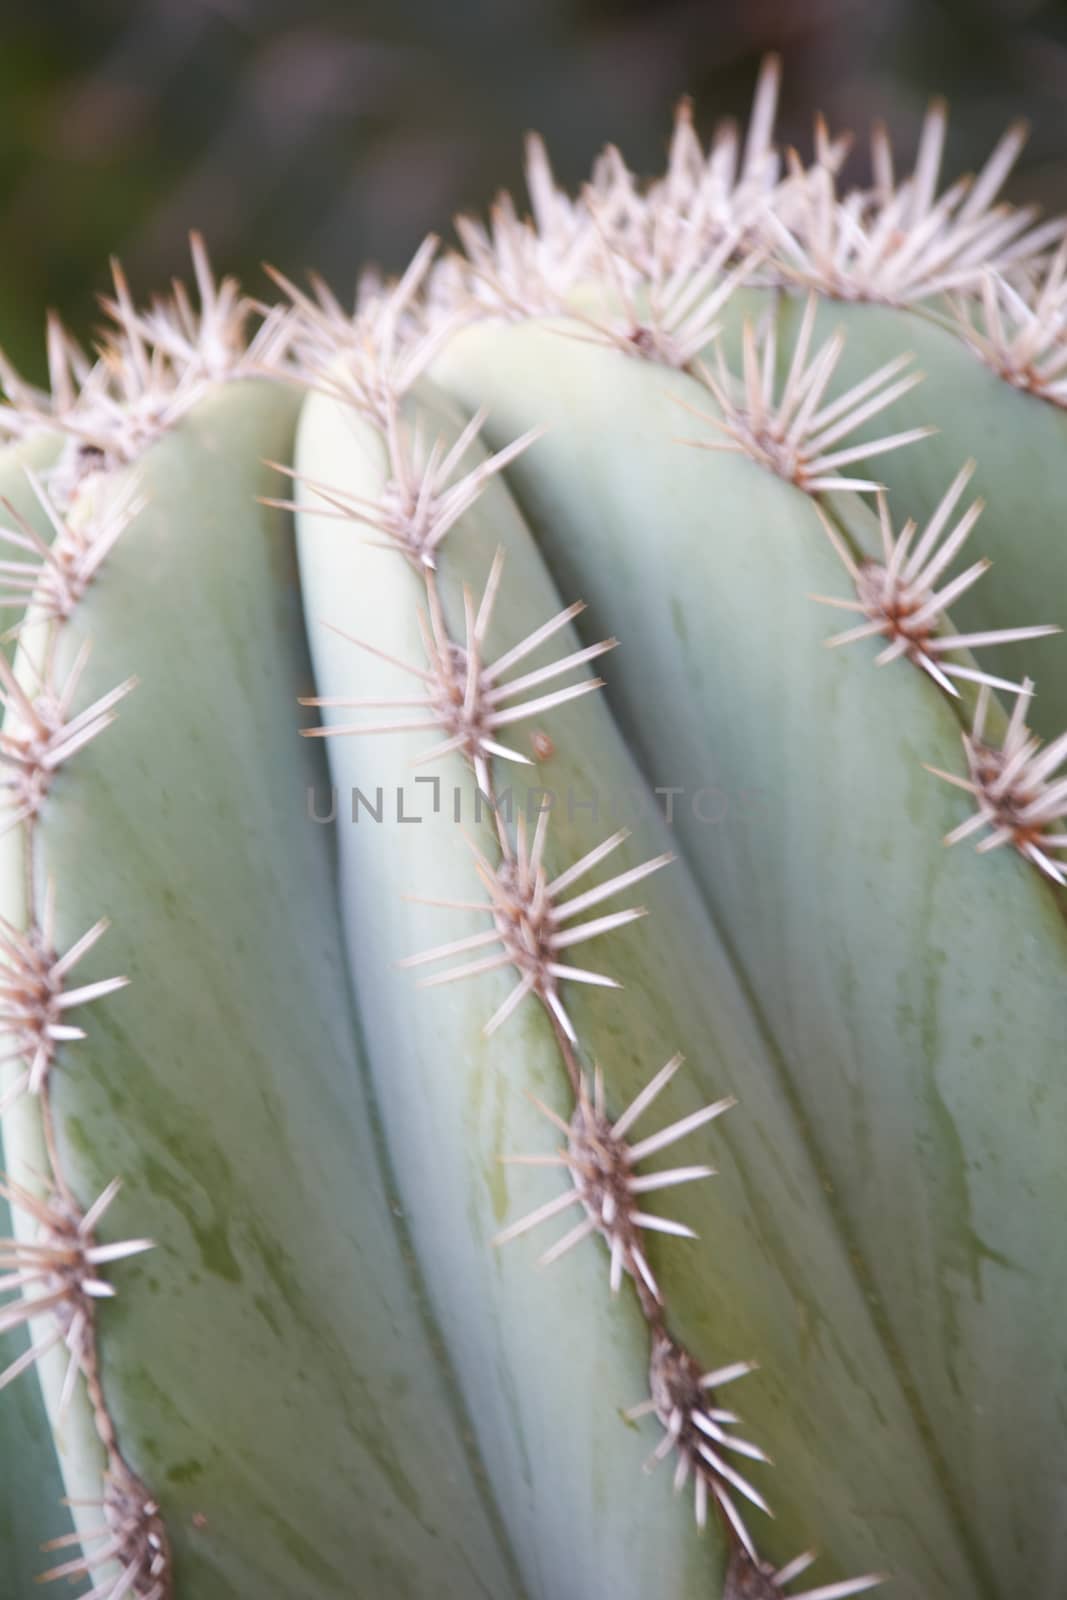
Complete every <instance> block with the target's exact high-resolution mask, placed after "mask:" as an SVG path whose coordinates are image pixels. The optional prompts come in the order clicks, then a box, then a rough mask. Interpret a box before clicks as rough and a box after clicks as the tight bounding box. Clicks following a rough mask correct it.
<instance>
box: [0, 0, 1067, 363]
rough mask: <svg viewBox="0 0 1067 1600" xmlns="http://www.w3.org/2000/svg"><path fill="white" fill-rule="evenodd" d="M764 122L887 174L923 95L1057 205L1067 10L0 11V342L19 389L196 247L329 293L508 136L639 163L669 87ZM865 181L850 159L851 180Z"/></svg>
mask: <svg viewBox="0 0 1067 1600" xmlns="http://www.w3.org/2000/svg"><path fill="white" fill-rule="evenodd" d="M772 48H773V49H778V50H780V51H782V53H783V54H784V56H785V60H786V66H787V77H786V87H785V96H784V104H783V110H782V116H781V127H782V132H783V134H784V136H785V137H786V138H787V139H789V140H792V141H796V142H799V144H800V146H801V147H802V148H805V149H806V148H807V146H808V142H809V133H810V126H811V114H812V112H813V110H814V109H816V108H817V107H821V108H822V109H823V110H825V111H826V112H827V113H828V114H829V116H830V119H831V123H832V124H833V125H836V126H839V127H840V126H844V125H849V126H856V127H859V128H863V127H865V126H866V124H867V123H868V122H869V120H870V118H871V117H872V116H875V115H881V116H884V117H885V118H887V120H888V121H889V122H890V124H891V126H892V127H893V129H894V130H895V134H896V137H897V140H898V148H899V149H900V151H901V154H902V155H904V154H910V152H911V150H912V149H913V147H914V139H915V130H916V128H917V124H918V119H919V116H920V114H921V111H922V108H923V105H924V103H925V101H926V99H927V97H928V96H929V95H930V94H931V93H932V92H934V91H935V90H943V91H944V92H945V93H947V94H948V95H949V96H950V98H951V101H952V106H953V123H952V133H951V139H950V146H949V160H950V163H951V165H952V166H953V168H954V169H955V170H960V169H962V168H966V167H968V166H971V165H973V164H975V163H976V162H977V161H979V160H980V159H981V157H982V155H983V154H984V152H985V150H986V149H987V148H988V146H989V145H990V143H991V142H992V140H993V139H994V138H995V136H996V134H997V133H998V132H999V130H1000V129H1001V127H1002V126H1003V125H1004V124H1005V123H1006V122H1007V121H1008V120H1010V119H1011V118H1013V117H1015V116H1017V115H1019V114H1020V113H1025V114H1026V115H1027V116H1028V117H1029V118H1030V120H1031V122H1032V124H1033V130H1034V131H1033V138H1032V141H1031V144H1030V147H1029V149H1028V151H1027V153H1026V156H1025V158H1024V163H1023V165H1022V167H1021V169H1020V172H1019V174H1018V175H1017V177H1016V179H1015V180H1014V183H1013V193H1014V195H1015V196H1016V197H1022V198H1030V197H1033V198H1039V199H1041V200H1042V201H1043V202H1044V203H1045V204H1046V206H1053V207H1055V206H1062V205H1065V204H1067V8H1065V7H1064V6H1063V5H1058V4H1042V3H1034V0H1032V3H1027V0H1000V3H994V0H942V3H939V4H922V3H917V0H730V3H715V0H480V3H479V0H350V3H348V4H345V3H343V0H139V3H129V0H125V3H120V0H112V3H107V0H94V3H86V0H0V342H2V343H3V345H4V346H5V348H7V350H8V351H9V353H10V354H11V355H12V356H13V357H14V358H15V359H16V361H18V362H19V363H22V364H25V365H26V366H27V367H29V368H30V369H31V370H32V371H35V372H38V371H39V370H40V365H41V337H40V328H41V320H42V317H43V313H44V310H45V307H46V306H49V305H51V306H55V307H57V308H58V309H59V310H60V311H61V312H62V313H63V315H64V316H65V317H66V318H68V319H69V321H70V322H71V323H72V325H73V326H74V327H75V328H76V329H77V330H79V331H80V332H82V333H83V334H84V333H86V332H87V331H88V330H89V329H90V328H91V327H92V325H93V322H94V318H95V311H94V300H93V296H94V293H95V292H97V291H99V290H100V289H102V288H103V287H104V286H105V283H106V262H107V257H108V255H109V254H110V253H111V252H118V253H119V254H120V255H121V256H122V258H123V260H124V262H125V264H126V266H127V268H128V270H129V272H130V275H131V277H132V279H133V282H134V285H135V288H136V289H137V290H138V291H139V292H141V293H146V292H147V291H148V290H150V289H151V288H154V287H157V286H159V285H161V284H165V283H166V281H167V280H168V279H169V277H170V275H171V274H172V273H174V272H184V271H185V270H186V253H185V236H186V234H187V232H188V230H189V228H190V227H193V226H198V227H200V228H202V229H203V230H204V232H205V233H206V235H207V237H208V241H209V244H210V246H211V248H212V251H213V254H214V256H215V258H216V263H217V264H218V265H219V266H222V267H226V268H235V269H237V270H239V271H240V272H241V274H242V276H244V277H245V279H246V281H248V282H249V283H251V284H253V285H255V286H256V287H257V288H258V287H260V286H261V285H262V283H263V279H262V278H261V276H260V273H259V262H260V261H261V260H262V259H263V258H264V257H266V258H269V259H271V260H273V261H274V262H276V263H277V264H278V265H280V266H282V267H283V268H285V269H286V270H288V271H290V272H299V271H300V270H301V269H302V268H303V267H305V266H308V265H316V266H318V267H320V268H321V269H322V270H323V271H324V272H325V274H326V276H327V277H328V278H329V279H330V280H331V281H332V282H333V283H334V284H335V285H336V286H337V287H339V288H341V289H343V290H345V292H346V293H347V292H348V290H349V289H350V287H351V285H352V284H353V282H354V278H355V274H356V270H357V268H358V265H359V264H360V263H362V262H365V261H367V260H368V259H373V260H377V261H380V262H382V263H384V264H385V265H386V266H388V267H390V268H396V267H398V266H400V265H402V264H403V261H404V259H405V258H406V257H407V256H408V255H409V254H410V252H411V250H412V249H413V247H414V246H415V244H416V243H417V242H418V240H419V238H420V237H421V236H422V234H423V233H424V232H425V231H427V230H428V229H430V228H435V229H438V230H440V229H444V228H447V226H448V223H449V220H450V218H451V216H452V215H453V213H454V212H455V211H456V210H457V209H458V208H471V207H477V208H482V207H484V205H485V203H486V201H487V200H488V199H489V197H490V196H491V195H492V194H493V192H494V191H495V190H496V189H497V188H499V187H501V186H502V185H507V186H509V187H515V186H517V185H518V184H519V181H520V170H521V139H522V133H523V131H524V129H526V128H528V127H538V128H539V129H540V130H541V131H542V132H543V133H544V134H545V135H546V136H547V138H548V139H549V142H550V147H551V149H552V152H553V155H554V157H555V160H556V163H557V167H558V170H559V171H560V173H561V175H562V176H563V177H564V178H566V179H567V180H568V181H570V182H575V181H578V180H580V179H581V177H582V176H583V175H584V174H585V173H586V171H587V169H588V166H589V163H590V160H591V158H592V156H593V154H594V152H595V150H596V149H597V148H598V147H599V145H600V144H602V143H603V142H604V141H605V140H608V139H611V140H615V141H617V142H618V143H619V144H621V145H622V147H623V149H624V151H625V153H626V154H627V156H628V157H629V159H630V161H631V164H633V165H635V166H636V167H638V168H639V169H642V170H646V171H653V170H655V168H656V167H657V166H658V165H659V164H660V162H661V159H662V153H663V148H664V144H665V141H666V138H667V135H668V132H669V128H670V113H671V109H672V106H673V104H674V102H675V100H676V99H677V97H678V95H680V94H681V93H682V92H684V91H689V92H691V93H692V94H693V95H694V96H695V98H696V101H697V106H698V111H699V115H700V118H701V123H702V126H703V127H704V128H705V129H708V130H710V127H711V124H712V121H713V120H714V118H715V117H716V116H717V115H719V114H721V113H724V112H732V113H741V112H742V111H743V110H744V108H745V106H746V105H747V102H748V98H749V96H750V93H751V88H752V84H753V81H754V78H755V73H756V69H757V65H758V62H759V59H760V56H761V55H762V53H763V52H764V51H765V50H768V49H772ZM853 164H854V168H855V172H856V175H857V176H862V173H863V168H864V155H863V152H862V150H861V151H859V152H858V153H857V155H856V156H855V157H854V158H853Z"/></svg>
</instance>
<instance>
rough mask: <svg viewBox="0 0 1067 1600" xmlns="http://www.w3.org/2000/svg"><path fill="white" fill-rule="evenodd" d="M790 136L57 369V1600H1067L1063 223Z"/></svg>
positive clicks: (13, 1395) (39, 609) (47, 1522)
mask: <svg viewBox="0 0 1067 1600" xmlns="http://www.w3.org/2000/svg"><path fill="white" fill-rule="evenodd" d="M776 89H777V69H776V66H775V64H774V63H773V62H772V63H769V64H768V66H767V68H766V70H765V72H764V74H763V76H762V78H761V81H760V86H759V89H758V91H757V97H756V103H755V105H754V108H753V114H752V119H751V122H750V126H749V128H748V130H747V131H746V133H745V134H744V135H743V136H742V135H740V134H738V133H737V132H736V131H735V130H732V129H724V130H721V131H720V133H719V134H718V135H717V137H716V138H715V140H714V141H713V143H712V145H711V147H710V149H705V148H704V147H703V146H702V145H701V143H700V141H699V139H698V137H697V135H696V133H695V131H694V129H693V127H692V125H691V121H690V118H689V114H688V111H687V109H686V108H685V107H683V108H682V109H681V111H680V113H679V116H678V119H677V122H676V127H675V131H674V135H673V139H672V144H671V149H670V156H669V162H668V167H667V171H666V173H665V175H664V176H663V177H662V178H659V179H657V180H655V181H654V182H652V183H643V182H639V181H638V179H636V178H635V177H634V176H633V175H632V174H631V173H629V171H628V170H627V169H626V167H625V165H624V163H623V161H622V159H621V157H620V156H619V155H618V153H617V152H615V151H614V150H608V151H607V152H605V154H604V156H603V157H602V158H601V159H600V161H599V162H598V165H597V167H596V169H595V171H594V174H593V177H592V180H591V182H590V184H589V186H588V187H587V189H586V190H585V191H584V192H583V193H582V194H581V195H580V196H578V197H570V196H568V195H566V194H564V193H562V192H561V191H560V190H559V189H558V187H557V186H556V184H555V182H554V180H553V178H552V174H551V170H550V168H549V166H548V162H547V157H546V156H545V153H544V151H543V149H542V148H541V146H540V145H539V144H538V143H537V141H532V142H531V145H530V151H529V186H530V202H531V207H532V214H531V216H530V217H528V218H526V217H523V216H522V215H521V214H520V212H519V210H518V209H517V207H516V206H515V204H514V203H513V202H512V201H511V200H510V199H508V198H506V197H505V198H502V199H501V200H500V201H498V202H497V204H496V206H495V208H494V210H493V212H492V215H491V217H490V220H489V222H488V223H487V224H485V225H483V224H482V223H480V222H477V221H474V220H472V219H460V221H459V223H458V225H457V235H458V247H457V248H456V249H447V248H442V247H440V246H439V245H438V244H437V242H436V241H434V240H430V241H427V244H426V245H425V246H424V247H423V249H422V250H421V251H420V252H419V254H418V256H417V257H416V259H415V260H414V261H413V263H412V265H411V266H410V268H409V269H408V271H407V272H406V273H405V274H404V276H403V277H402V278H401V279H400V280H399V281H398V282H396V283H384V284H383V283H382V282H380V281H379V280H378V279H376V278H373V277H370V276H368V278H367V279H366V280H365V282H364V284H363V287H362V289H361V293H360V296H359V301H358V303H357V305H356V307H355V308H354V310H349V309H348V308H346V307H344V306H342V305H341V304H340V303H339V302H338V301H337V300H336V299H335V298H334V297H333V295H332V294H331V293H330V291H329V290H327V289H326V288H325V286H324V285H322V284H321V283H320V282H319V281H318V280H316V279H314V278H313V279H312V280H311V286H310V288H309V289H306V290H305V289H304V288H303V287H302V286H300V285H299V284H295V283H290V282H288V281H286V280H283V279H277V280H276V281H277V282H278V283H279V285H280V288H281V290H282V292H283V296H284V298H283V301H282V304H280V305H279V306H278V307H276V308H274V309H273V310H269V311H264V310H263V309H262V308H261V307H260V306H259V305H258V303H253V302H252V301H251V300H249V299H247V298H246V297H245V296H244V294H243V293H242V292H241V291H240V290H239V288H238V287H237V285H236V284H234V283H233V282H232V281H230V280H228V279H226V280H223V281H222V282H216V281H215V280H214V278H213V276H212V274H211V270H210V267H209V264H208V260H207V256H206V253H205V251H204V247H203V245H202V243H201V242H200V240H199V239H194V241H193V257H194V267H195V275H196V280H197V287H196V293H195V294H191V293H189V292H188V291H186V290H185V289H184V288H180V287H179V289H178V290H177V291H176V294H175V297H174V298H173V299H172V300H169V301H159V302H157V303H156V304H154V305H153V306H152V307H150V308H148V309H147V310H142V309H140V308H138V307H137V306H136V305H135V304H134V303H133V301H132V300H131V297H130V295H129V293H128V291H127V289H126V285H125V282H124V279H123V277H122V274H121V270H120V269H118V268H116V269H115V293H114V297H113V299H111V300H109V301H108V302H107V306H106V310H107V312H108V315H109V318H110V323H109V328H108V331H107V333H106V336H105V337H104V339H103V341H102V343H101V346H100V348H99V351H98V352H97V353H96V354H95V355H93V356H91V357H90V356H88V355H86V354H85V353H84V352H83V351H81V349H80V348H79V347H78V346H77V345H76V344H75V342H74V341H73V340H72V339H71V338H70V337H69V335H67V334H66V333H65V332H64V331H63V330H62V329H61V328H60V327H59V325H58V324H57V323H53V324H51V325H50V328H49V345H48V348H49V358H50V370H51V385H50V389H49V391H48V392H44V391H38V390H36V389H34V388H32V387H31V386H29V385H27V384H26V383H25V382H23V381H22V380H21V379H20V378H19V376H18V374H17V373H15V372H14V371H13V370H11V369H10V367H9V366H8V365H7V364H6V363H5V364H4V367H3V377H4V383H5V387H6V391H7V396H8V405H7V407H6V409H5V410H3V412H0V426H2V427H3V428H4V430H5V431H6V433H7V434H8V435H9V437H10V442H9V443H8V444H7V445H6V447H5V448H4V450H3V453H2V455H0V500H2V504H3V517H2V521H3V524H4V527H3V530H2V533H0V537H2V540H3V544H4V550H3V553H2V556H0V602H2V603H3V604H4V605H5V606H6V607H7V608H8V613H9V616H10V627H9V631H8V633H7V634H6V636H5V643H6V646H7V648H6V654H4V655H3V656H0V699H2V702H3V707H4V721H3V730H2V732H0V756H2V758H3V761H4V764H5V796H6V804H7V814H6V819H5V821H6V826H5V830H4V833H3V839H2V844H0V914H2V918H3V920H2V922H0V963H2V967H3V976H2V980H0V1011H2V1016H3V1024H4V1028H5V1032H6V1042H5V1045H4V1049H3V1062H2V1065H0V1073H2V1078H0V1117H2V1120H0V1133H2V1138H3V1150H4V1170H5V1173H6V1176H5V1178H4V1179H3V1187H2V1189H0V1197H2V1203H3V1205H4V1207H5V1208H6V1209H5V1213H4V1219H3V1224H2V1225H3V1228H4V1230H5V1232H6V1233H7V1235H8V1237H6V1238H5V1239H4V1240H3V1241H2V1243H0V1256H2V1258H3V1276H2V1277H0V1293H3V1295H4V1300H3V1306H2V1309H0V1338H2V1339H3V1351H2V1356H0V1372H2V1376H0V1386H2V1387H4V1388H5V1389H6V1388H8V1387H9V1388H10V1392H9V1393H7V1394H5V1395H4V1396H3V1402H2V1404H0V1462H2V1474H3V1475H2V1482H3V1490H4V1492H3V1496H2V1497H0V1506H2V1511H0V1537H2V1538H3V1558H2V1560H3V1566H2V1568H0V1574H2V1582H0V1591H2V1593H3V1594H4V1595H5V1596H6V1595H8V1594H10V1595H11V1596H12V1597H21V1596H23V1595H28V1594H30V1593H31V1592H32V1590H33V1586H34V1580H35V1579H38V1578H44V1579H45V1580H56V1581H57V1582H62V1581H63V1580H66V1579H70V1578H73V1579H74V1580H75V1581H76V1583H79V1584H80V1588H79V1589H78V1593H79V1595H80V1596H81V1600H292V1597H295V1596H300V1597H301V1600H342V1597H352V1596H359V1597H366V1600H380V1597H381V1596H384V1595H390V1596H394V1597H396V1600H423V1597H427V1596H430V1595H433V1596H455V1597H457V1600H458V1597H460V1596H463V1597H464V1600H467V1597H470V1596H472V1595H483V1596H486V1597H492V1600H510V1597H514V1600H520V1597H521V1600H600V1597H601V1596H606V1595H611V1596H614V1597H618V1600H647V1597H648V1596H651V1595H653V1594H655V1595H657V1596H662V1597H663V1600H847V1597H849V1596H853V1595H858V1594H861V1593H863V1592H866V1591H867V1590H870V1589H874V1588H875V1587H877V1586H879V1585H882V1584H885V1585H886V1592H887V1593H892V1594H894V1595H898V1596H900V1597H901V1600H964V1597H967V1600H970V1597H974V1600H1016V1597H1018V1596H1019V1595H1022V1594H1026V1595H1035V1596H1036V1595H1043V1596H1048V1597H1052V1596H1054V1595H1057V1594H1059V1593H1060V1592H1061V1591H1062V1590H1063V1589H1064V1586H1065V1585H1067V1560H1065V1557H1064V1552H1063V1542H1062V1534H1061V1531H1060V1521H1061V1508H1062V1504H1063V1498H1064V1494H1065V1492H1067V1437H1065V1431H1064V1422H1063V1417H1064V1413H1065V1407H1067V1343H1065V1339H1064V1335H1063V1317H1064V1305H1065V1296H1067V1263H1065V1252H1064V1249H1063V1243H1062V1234H1063V1228H1062V1218H1063V1216H1064V1214H1065V1210H1067V1164H1065V1162H1064V1159H1063V1150H1064V1148H1065V1144H1067V1063H1065V1056H1064V1047H1065V1040H1067V981H1065V980H1067V927H1065V925H1064V911H1065V907H1067V902H1065V899H1064V894H1063V890H1064V887H1065V884H1067V854H1064V852H1065V850H1067V829H1065V828H1064V825H1063V819H1064V817H1065V816H1067V778H1065V777H1064V776H1063V771H1064V767H1065V766H1067V735H1064V734H1063V731H1062V730H1063V729H1064V727H1065V726H1067V643H1065V641H1064V638H1063V636H1062V632H1061V630H1062V629H1064V628H1065V627H1067V553H1065V552H1067V543H1065V541H1064V536H1063V530H1062V514H1061V511H1060V507H1061V503H1062V496H1061V495H1060V493H1059V486H1060V479H1061V478H1062V477H1063V474H1064V471H1065V468H1064V463H1063V459H1062V449H1061V434H1062V431H1063V429H1064V427H1065V425H1067V424H1065V420H1064V406H1065V404H1067V288H1065V278H1067V243H1065V242H1064V231H1063V224H1062V223H1059V222H1050V223H1046V222H1043V221H1041V220H1040V219H1038V218H1036V217H1034V216H1032V215H1031V214H1029V213H1028V212H1026V211H1019V210H1015V209H1012V208H1010V207H1008V206H1005V205H1003V204H1001V203H1000V202H999V201H998V199H997V195H998V192H999V190H1000V187H1001V185H1002V183H1003V180H1004V178H1005V177H1006V175H1007V172H1008V170H1009V168H1010V165H1011V162H1012V160H1013V159H1014V155H1015V154H1016V152H1017V149H1018V143H1019V136H1018V133H1017V131H1016V130H1012V131H1010V132H1009V134H1008V135H1007V136H1006V138H1005V140H1004V141H1003V142H1002V144H1001V145H1000V146H999V147H998V148H997V150H996V151H994V152H993V154H992V156H991V157H990V161H989V164H988V165H987V167H986V168H985V169H984V170H983V172H982V173H980V174H979V175H978V176H977V177H976V178H975V179H973V180H970V181H964V180H961V181H960V182H958V183H955V184H952V185H950V186H949V187H948V188H944V189H942V188H941V186H940V181H939V170H938V169H939V165H940V150H941V145H942V142H943V136H944V111H943V109H942V108H941V107H935V108H933V109H932V111H931V113H930V115H929V117H928V119H927V122H926V124H925V125H924V128H923V130H922V134H921V138H920V144H919V149H918V153H917V156H916V159H915V162H914V166H913V168H912V169H911V170H910V171H908V172H907V173H906V175H904V176H902V177H901V176H899V175H897V174H896V173H895V171H894V167H893V160H892V156H891V154H890V152H889V149H888V146H887V143H886V141H885V138H884V136H883V135H882V134H880V133H878V132H877V131H876V133H875V136H874V142H873V160H872V170H873V173H874V179H873V182H872V185H871V187H870V188H868V189H865V190H862V191H859V192H843V191H842V190H841V189H840V185H839V179H838V171H839V168H840V166H841V163H842V159H843V155H844V151H845V148H846V145H845V141H844V140H843V139H840V138H837V137H832V136H831V134H830V133H829V132H827V130H826V129H825V128H824V127H823V126H822V125H821V124H820V123H817V124H816V132H815V143H814V155H813V157H812V159H811V161H810V164H807V165H805V164H804V163H803V162H802V161H801V160H800V158H799V157H797V156H796V155H795V154H794V153H792V152H790V153H789V154H788V156H787V157H785V158H783V157H782V156H780V154H779V152H778V151H777V150H776V148H775V145H774V140H773V120H774V106H775V96H776ZM1035 682H1036V683H1038V684H1039V685H1040V692H1039V693H1036V694H1035ZM1031 729H1033V730H1034V731H1033V732H1031ZM31 1369H35V1370H31ZM742 1418H743V1419H744V1420H743V1421H742ZM656 1468H658V1471H657V1470H654V1469H656ZM41 1546H44V1547H45V1551H46V1554H42V1553H41V1550H40V1547H41ZM816 1562H817V1565H816Z"/></svg>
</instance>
